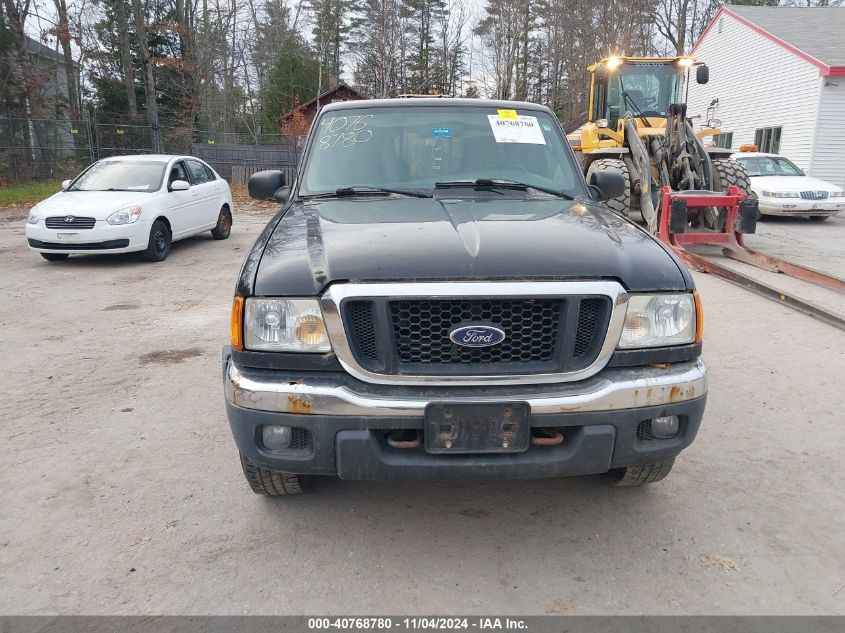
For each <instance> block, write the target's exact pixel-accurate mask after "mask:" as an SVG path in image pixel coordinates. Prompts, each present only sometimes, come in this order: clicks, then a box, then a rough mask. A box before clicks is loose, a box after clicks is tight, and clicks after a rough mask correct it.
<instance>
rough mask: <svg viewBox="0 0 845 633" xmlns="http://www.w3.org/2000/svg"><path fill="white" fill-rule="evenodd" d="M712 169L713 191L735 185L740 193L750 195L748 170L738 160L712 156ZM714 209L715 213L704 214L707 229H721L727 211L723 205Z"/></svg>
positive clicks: (721, 190)
mask: <svg viewBox="0 0 845 633" xmlns="http://www.w3.org/2000/svg"><path fill="white" fill-rule="evenodd" d="M713 170H714V171H715V172H716V178H715V180H716V182H714V183H713V185H714V187H713V190H714V191H719V192H727V190H728V187H730V186H731V185H736V186H737V187H738V188H739V191H740V193H744V194H745V195H746V196H748V195H751V193H752V192H751V180H750V179H749V178H748V171H747V170H746V169H745V167H743V166H742V165H741V164H740V163H739V162H738V161H735V160H734V159H733V158H714V159H713ZM716 211H717V213H716V214H715V215H713V214H707V213H706V214H705V226H706V227H707V228H709V229H713V230H716V231H721V230H722V228H723V226H724V223H725V218H726V217H727V213H728V212H727V209H725V208H723V207H720V208H718V209H716Z"/></svg>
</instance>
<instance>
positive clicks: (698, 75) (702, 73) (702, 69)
mask: <svg viewBox="0 0 845 633" xmlns="http://www.w3.org/2000/svg"><path fill="white" fill-rule="evenodd" d="M708 81H710V69H709V68H708V67H707V64H701V66H699V67H698V68H696V69H695V83H698V84H706V83H707V82H708Z"/></svg>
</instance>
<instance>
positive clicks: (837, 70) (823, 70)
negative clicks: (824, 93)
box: [690, 6, 845, 77]
mask: <svg viewBox="0 0 845 633" xmlns="http://www.w3.org/2000/svg"><path fill="white" fill-rule="evenodd" d="M723 14H725V15H729V16H730V17H732V18H733V19H734V20H736V21H737V22H739V23H740V24H742V25H744V26H747V27H748V28H749V29H751V30H752V31H754V32H755V33H759V34H760V35H762V36H763V37H765V38H766V39H768V40H770V41H772V42H774V43H775V44H777V45H778V46H780V47H782V48H785V49H786V50H788V51H789V52H790V53H792V54H793V55H795V56H797V57H800V58H801V59H803V60H804V61H806V62H809V63H811V64H812V65H813V66H815V67H816V68H818V69H819V74H820V75H821V76H823V77H824V76H827V75H834V76H836V77H841V76H843V75H845V67H841V66H834V67H833V68H831V67H830V66H828V65H827V64H825V63H824V62H821V61H819V60H818V59H816V58H815V57H813V56H812V55H808V54H807V53H805V52H804V51H802V50H801V49H800V48H796V47H794V46H793V45H792V44H789V43H788V42H784V41H783V40H782V39H780V38H779V37H776V36H774V35H772V34H771V33H769V32H768V31H767V30H765V29H764V28H762V27H760V26H757V25H756V24H754V23H753V22H750V21H748V20H746V19H745V18H743V17H742V16H740V15H738V14H736V13H734V12H733V11H731V10H730V9H729V8H728V7H726V6H723V7H720V8H719V10H718V11H716V15H714V16H713V19H712V20H711V21H710V24H708V25H707V28H705V29H704V31H703V32H702V33H701V37H699V38H698V41H697V42H696V43H695V46H693V47H692V51H690V52H691V53H695V49H697V48H698V45H699V44H701V41H702V40H703V39H704V38H705V37H706V36H707V34H708V33H709V32H710V29H712V28H713V26H714V25H715V24H716V23H717V22H718V21H719V19H720V18H721V17H722V15H723Z"/></svg>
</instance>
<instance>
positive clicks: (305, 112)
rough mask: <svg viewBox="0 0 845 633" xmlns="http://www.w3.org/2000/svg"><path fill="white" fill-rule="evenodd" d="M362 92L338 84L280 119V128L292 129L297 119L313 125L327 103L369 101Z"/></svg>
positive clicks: (343, 84)
mask: <svg viewBox="0 0 845 633" xmlns="http://www.w3.org/2000/svg"><path fill="white" fill-rule="evenodd" d="M368 98H369V97H367V95H365V94H364V93H363V92H361V91H360V90H357V89H355V88H353V87H352V86H349V85H347V84H345V83H343V82H341V83H339V84H337V85H336V86H335V87H334V88H331V89H330V90H327V91H326V92H324V93H323V94H321V95H319V96H317V97H314V98H313V99H311V101H306V102H305V103H303V104H302V105H300V106H299V107H298V108H296V109H294V110H291V111H290V112H288V113H287V114H283V115H282V116H281V117H279V127H280V128H281V129H282V130H284V129H286V128H289V127H291V125H292V124H293V123H294V120H295V119H300V120H304V122H305V123H306V124H307V125H306V127H308V126H310V125H311V122H312V121H313V120H314V117H315V116H317V113H318V112H319V111H320V108H321V107H322V106H324V105H325V104H327V103H335V102H336V101H359V100H362V99H368Z"/></svg>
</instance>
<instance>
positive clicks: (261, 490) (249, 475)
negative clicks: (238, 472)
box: [241, 454, 302, 497]
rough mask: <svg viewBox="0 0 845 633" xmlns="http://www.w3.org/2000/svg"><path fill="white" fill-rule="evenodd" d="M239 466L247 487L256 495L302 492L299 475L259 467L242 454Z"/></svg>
mask: <svg viewBox="0 0 845 633" xmlns="http://www.w3.org/2000/svg"><path fill="white" fill-rule="evenodd" d="M241 467H242V468H243V471H244V477H246V480H247V483H249V487H250V488H252V491H253V492H254V493H255V494H257V495H267V496H269V497H284V496H289V495H298V494H301V493H302V478H301V477H300V476H299V475H294V474H293V473H283V472H279V471H275V470H267V469H266V468H261V466H259V465H258V464H256V463H254V462H252V461H250V460H249V459H248V458H247V457H245V456H244V455H243V454H241Z"/></svg>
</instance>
